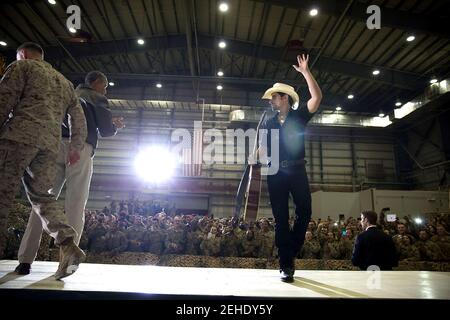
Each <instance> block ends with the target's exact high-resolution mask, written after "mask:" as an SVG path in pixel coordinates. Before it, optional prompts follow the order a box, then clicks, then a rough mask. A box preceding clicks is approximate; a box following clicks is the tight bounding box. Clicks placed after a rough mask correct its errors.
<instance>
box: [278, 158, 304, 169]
mask: <svg viewBox="0 0 450 320" xmlns="http://www.w3.org/2000/svg"><path fill="white" fill-rule="evenodd" d="M305 164H306V160H303V159H302V160H283V161H281V162H280V167H281V168H288V167H295V166H301V165H305Z"/></svg>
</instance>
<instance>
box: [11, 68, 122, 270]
mask: <svg viewBox="0 0 450 320" xmlns="http://www.w3.org/2000/svg"><path fill="white" fill-rule="evenodd" d="M85 82H86V84H83V85H79V86H78V88H77V90H75V92H76V93H77V95H78V96H79V97H80V98H82V100H81V104H82V107H83V111H84V112H83V115H84V116H85V119H86V124H87V129H88V130H87V132H88V136H87V139H86V141H85V143H84V147H83V151H82V152H81V153H80V161H79V162H78V163H77V165H76V166H67V165H66V158H67V155H68V153H69V151H70V130H69V125H68V120H69V119H68V116H66V118H65V120H64V124H63V126H62V137H63V139H62V141H61V147H60V150H59V155H58V159H57V166H56V168H57V173H56V175H55V181H54V182H53V188H52V190H53V192H54V193H55V194H56V196H57V197H59V195H60V193H61V191H62V188H63V186H64V185H65V186H66V193H65V199H64V210H65V213H66V216H67V219H68V222H69V225H70V226H72V227H73V228H74V229H75V231H76V232H77V234H78V236H77V237H76V238H75V239H74V242H75V244H77V245H79V243H80V239H81V234H82V232H83V227H84V209H85V206H86V202H87V200H88V197H89V187H90V183H91V177H92V172H93V159H94V153H95V149H96V148H97V142H98V133H100V134H101V135H102V137H108V136H112V135H114V134H116V132H117V129H118V128H122V127H123V123H122V121H121V119H118V118H117V119H116V120H115V118H113V117H112V115H111V111H109V110H108V108H107V106H108V100H107V98H106V96H105V95H106V87H107V86H108V80H107V78H106V76H105V75H104V74H103V73H101V72H99V71H91V72H89V73H88V74H87V76H86V80H85ZM41 235H42V223H41V221H40V219H39V217H38V216H37V215H36V214H35V213H34V210H33V209H32V210H31V214H30V218H29V219H28V225H27V228H26V230H25V234H24V236H23V238H22V242H21V244H20V249H19V254H18V259H19V263H20V264H19V266H18V267H17V268H16V270H18V273H20V274H28V273H29V272H30V266H31V264H32V263H33V261H34V259H35V258H36V253H37V251H38V249H39V244H40V240H41Z"/></svg>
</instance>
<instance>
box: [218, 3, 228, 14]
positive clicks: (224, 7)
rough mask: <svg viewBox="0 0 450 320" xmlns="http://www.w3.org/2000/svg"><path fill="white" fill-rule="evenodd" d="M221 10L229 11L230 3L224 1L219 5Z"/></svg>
mask: <svg viewBox="0 0 450 320" xmlns="http://www.w3.org/2000/svg"><path fill="white" fill-rule="evenodd" d="M219 10H220V11H222V12H227V11H228V3H226V2H222V3H221V4H220V5H219Z"/></svg>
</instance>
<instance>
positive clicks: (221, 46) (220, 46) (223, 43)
mask: <svg viewBox="0 0 450 320" xmlns="http://www.w3.org/2000/svg"><path fill="white" fill-rule="evenodd" d="M226 46H227V44H226V42H225V41H220V42H219V48H221V49H224V48H225V47H226Z"/></svg>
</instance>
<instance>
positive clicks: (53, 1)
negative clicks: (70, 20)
mask: <svg viewBox="0 0 450 320" xmlns="http://www.w3.org/2000/svg"><path fill="white" fill-rule="evenodd" d="M48 3H50V4H52V5H55V4H56V1H55V0H48Z"/></svg>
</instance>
